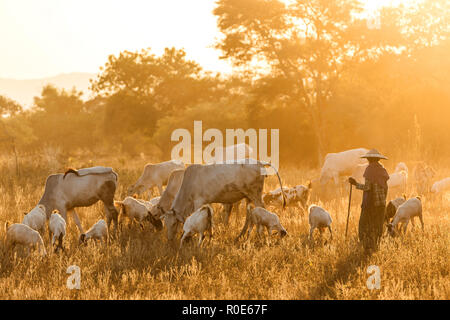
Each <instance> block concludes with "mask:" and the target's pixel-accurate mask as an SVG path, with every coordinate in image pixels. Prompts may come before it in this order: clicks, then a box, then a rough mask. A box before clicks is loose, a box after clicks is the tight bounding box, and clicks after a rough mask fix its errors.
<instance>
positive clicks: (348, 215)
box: [345, 183, 353, 238]
mask: <svg viewBox="0 0 450 320" xmlns="http://www.w3.org/2000/svg"><path fill="white" fill-rule="evenodd" d="M352 189H353V185H352V184H351V183H350V195H349V197H348V211H347V224H346V225H345V237H346V238H347V231H348V220H349V218H350V204H351V203H352Z"/></svg>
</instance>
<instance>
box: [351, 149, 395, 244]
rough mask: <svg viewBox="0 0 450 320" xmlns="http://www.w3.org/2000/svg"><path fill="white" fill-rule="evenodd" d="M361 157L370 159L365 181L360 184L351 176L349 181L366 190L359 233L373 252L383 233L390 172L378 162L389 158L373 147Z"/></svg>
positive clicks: (363, 242) (363, 241)
mask: <svg viewBox="0 0 450 320" xmlns="http://www.w3.org/2000/svg"><path fill="white" fill-rule="evenodd" d="M361 158H366V159H367V160H368V161H369V165H368V167H367V168H366V171H365V172H364V178H365V179H366V181H365V183H364V184H360V183H358V182H357V181H356V180H355V179H354V178H353V177H350V178H349V179H348V181H349V182H350V183H351V184H352V185H354V186H356V188H357V189H359V190H363V191H364V193H363V200H362V205H361V217H360V219H359V231H358V233H359V241H360V242H361V243H362V245H363V247H364V250H365V251H366V252H371V251H374V250H377V249H378V246H379V243H380V238H381V235H382V233H383V222H384V210H385V207H386V196H387V192H388V186H387V181H388V180H389V174H388V173H387V171H386V169H385V168H384V167H383V166H382V165H381V164H380V163H379V162H378V161H379V160H380V159H386V160H387V157H385V156H383V155H382V154H380V153H379V152H378V150H376V149H372V150H370V151H369V152H368V153H367V154H366V155H364V156H362V157H361Z"/></svg>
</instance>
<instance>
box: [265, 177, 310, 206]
mask: <svg viewBox="0 0 450 320" xmlns="http://www.w3.org/2000/svg"><path fill="white" fill-rule="evenodd" d="M283 191H284V193H285V194H286V206H287V207H295V206H297V205H300V208H301V209H302V210H306V202H307V201H308V199H309V194H310V191H311V182H309V183H308V185H307V186H302V185H297V186H295V187H292V188H284V189H283ZM263 201H264V204H265V205H267V206H268V205H272V206H275V207H281V206H282V204H283V195H282V194H281V189H280V188H278V189H276V190H273V191H269V192H267V193H265V194H264V195H263Z"/></svg>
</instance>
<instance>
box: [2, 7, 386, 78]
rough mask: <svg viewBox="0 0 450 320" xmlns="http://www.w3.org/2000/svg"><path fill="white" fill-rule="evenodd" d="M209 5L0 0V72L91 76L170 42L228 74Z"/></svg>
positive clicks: (207, 66) (157, 50)
mask: <svg viewBox="0 0 450 320" xmlns="http://www.w3.org/2000/svg"><path fill="white" fill-rule="evenodd" d="M366 1H369V2H372V3H373V4H372V5H371V6H374V4H375V3H377V2H379V1H377V0H366ZM386 1H387V0H383V1H382V2H386ZM214 6H215V0H159V1H155V0H127V1H123V0H63V1H62V0H38V1H36V0H0V41H1V50H0V77H3V78H4V77H8V78H15V79H27V78H41V77H47V76H53V75H56V74H60V73H68V72H94V73H95V72H98V68H99V67H100V66H102V65H104V63H105V62H106V59H107V57H108V55H110V54H117V53H119V52H120V51H123V50H132V51H134V50H139V49H141V48H146V47H151V48H153V49H154V52H155V53H157V54H159V53H161V52H162V49H163V48H164V47H169V46H175V47H177V48H184V49H185V50H186V52H187V54H188V57H189V58H191V59H194V60H196V61H198V62H199V63H201V65H202V66H203V67H204V68H205V69H209V70H215V71H222V72H223V71H228V70H230V67H229V65H228V64H227V63H226V62H224V61H220V60H219V58H218V57H219V55H220V52H218V51H216V50H214V49H213V48H212V45H213V43H214V40H215V37H217V36H220V34H219V33H218V30H217V26H216V18H215V17H214V16H213V15H212V10H213V8H214Z"/></svg>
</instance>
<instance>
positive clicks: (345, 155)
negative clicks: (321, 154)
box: [320, 148, 369, 186]
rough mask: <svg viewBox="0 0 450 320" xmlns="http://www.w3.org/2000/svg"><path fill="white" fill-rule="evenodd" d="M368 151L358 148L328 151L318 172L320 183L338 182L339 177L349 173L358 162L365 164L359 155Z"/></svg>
mask: <svg viewBox="0 0 450 320" xmlns="http://www.w3.org/2000/svg"><path fill="white" fill-rule="evenodd" d="M367 152H369V150H368V149H365V148H358V149H351V150H347V151H342V152H339V153H328V154H327V155H326V156H325V161H324V164H323V166H322V170H321V172H320V184H321V185H322V186H324V185H325V184H326V183H327V182H328V181H330V180H333V181H334V183H335V185H337V184H338V183H339V177H340V176H345V175H351V174H352V173H353V171H354V170H355V168H356V167H357V166H358V165H359V164H365V160H364V159H361V156H363V155H365V154H366V153H367Z"/></svg>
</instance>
